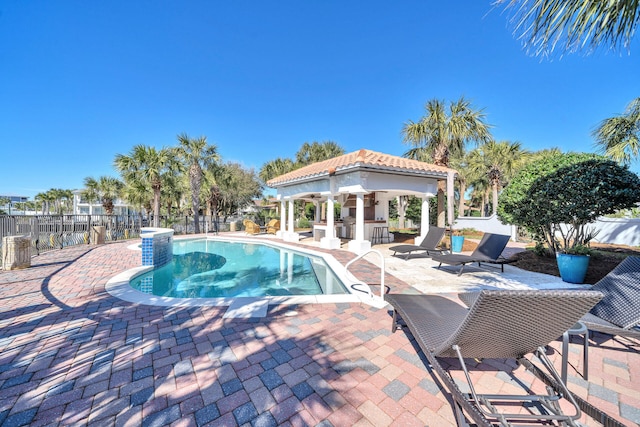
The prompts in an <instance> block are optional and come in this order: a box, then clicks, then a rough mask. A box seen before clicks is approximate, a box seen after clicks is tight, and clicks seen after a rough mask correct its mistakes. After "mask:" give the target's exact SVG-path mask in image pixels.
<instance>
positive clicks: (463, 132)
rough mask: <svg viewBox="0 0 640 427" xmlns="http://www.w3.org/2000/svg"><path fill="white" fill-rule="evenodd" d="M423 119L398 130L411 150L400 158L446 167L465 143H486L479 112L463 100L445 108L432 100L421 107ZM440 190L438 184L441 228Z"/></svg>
mask: <svg viewBox="0 0 640 427" xmlns="http://www.w3.org/2000/svg"><path fill="white" fill-rule="evenodd" d="M425 111H426V115H424V116H423V117H422V118H421V119H420V120H419V121H418V122H414V121H412V120H409V121H408V122H407V123H405V124H404V126H403V128H402V134H403V142H405V143H407V144H410V145H412V146H413V148H412V149H410V150H409V151H407V152H406V153H405V154H404V156H405V157H408V158H410V159H414V160H420V161H429V160H428V159H429V158H430V159H431V161H432V162H433V163H435V164H436V165H438V166H445V167H449V158H450V156H451V155H458V154H462V153H463V151H464V148H465V144H466V143H467V142H469V141H474V140H475V141H478V142H480V141H482V142H484V141H489V140H490V139H491V133H490V131H489V128H490V126H489V125H488V124H487V123H486V122H485V114H484V113H483V111H482V110H475V109H474V108H472V106H471V103H470V102H469V101H468V100H466V99H465V98H464V97H461V98H460V99H459V100H458V101H455V102H451V103H450V104H449V111H448V112H447V111H446V110H445V103H444V101H440V100H438V99H432V100H430V101H428V102H427V104H426V105H425ZM444 186H445V183H444V182H442V181H440V182H439V183H438V226H439V227H444V222H445V221H444Z"/></svg>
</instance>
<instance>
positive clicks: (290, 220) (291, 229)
mask: <svg viewBox="0 0 640 427" xmlns="http://www.w3.org/2000/svg"><path fill="white" fill-rule="evenodd" d="M287 221H288V222H287V232H288V233H293V232H294V230H295V228H294V225H293V199H290V200H289V213H288V218H287Z"/></svg>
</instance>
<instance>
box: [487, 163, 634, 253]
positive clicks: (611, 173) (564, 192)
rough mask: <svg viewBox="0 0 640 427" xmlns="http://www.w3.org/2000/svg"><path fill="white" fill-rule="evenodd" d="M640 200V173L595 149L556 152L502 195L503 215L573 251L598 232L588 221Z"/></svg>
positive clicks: (546, 240)
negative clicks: (633, 171) (590, 152)
mask: <svg viewBox="0 0 640 427" xmlns="http://www.w3.org/2000/svg"><path fill="white" fill-rule="evenodd" d="M638 201H640V178H638V176H637V175H636V174H634V173H632V172H630V171H629V170H628V169H627V168H625V167H623V166H620V165H618V164H617V163H615V162H613V161H611V160H607V159H605V158H603V157H601V156H597V155H594V154H585V153H568V154H561V155H557V154H555V155H552V156H545V157H542V158H540V159H538V160H536V161H534V162H532V163H530V164H529V165H527V166H525V167H524V168H523V169H522V170H521V171H520V172H519V173H518V174H517V175H516V176H515V177H514V178H513V179H512V180H511V182H510V183H509V186H508V187H507V188H506V189H505V190H504V191H503V192H502V194H501V195H500V201H499V203H498V217H499V218H500V220H502V221H503V222H505V223H508V224H515V225H519V226H523V227H525V228H526V229H527V231H529V232H530V233H531V235H532V237H533V238H534V240H535V241H536V242H537V244H540V245H542V244H543V243H546V245H547V247H548V248H549V250H550V251H551V252H553V253H555V252H557V251H563V252H572V251H574V250H577V249H574V248H575V247H577V246H588V245H589V242H590V240H591V239H592V238H593V237H594V233H593V231H592V229H590V227H588V224H590V223H592V222H593V221H595V220H596V218H598V217H599V216H601V215H606V214H610V213H613V212H616V211H617V210H619V209H624V208H629V207H632V206H634V205H635V203H637V202H638ZM561 224H564V225H565V227H561Z"/></svg>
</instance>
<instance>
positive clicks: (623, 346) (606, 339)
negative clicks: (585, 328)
mask: <svg viewBox="0 0 640 427" xmlns="http://www.w3.org/2000/svg"><path fill="white" fill-rule="evenodd" d="M589 339H590V341H591V342H593V343H595V345H596V346H597V347H599V348H601V349H603V350H610V351H619V352H630V353H638V352H640V341H639V340H637V339H634V338H631V337H623V336H619V335H608V334H604V333H601V332H596V331H590V333H589Z"/></svg>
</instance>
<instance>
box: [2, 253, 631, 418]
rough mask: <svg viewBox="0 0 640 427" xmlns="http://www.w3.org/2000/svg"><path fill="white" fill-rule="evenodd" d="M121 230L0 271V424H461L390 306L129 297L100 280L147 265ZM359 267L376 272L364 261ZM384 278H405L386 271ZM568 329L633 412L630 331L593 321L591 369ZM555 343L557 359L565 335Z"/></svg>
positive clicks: (596, 384)
mask: <svg viewBox="0 0 640 427" xmlns="http://www.w3.org/2000/svg"><path fill="white" fill-rule="evenodd" d="M129 244H131V242H126V243H113V244H108V245H104V246H99V247H90V246H80V247H73V248H67V249H64V250H58V251H53V252H49V253H45V254H42V255H40V256H37V257H34V258H33V260H32V267H31V268H29V269H26V270H21V271H7V272H0V300H1V301H2V306H1V308H0V350H1V353H0V424H1V425H2V426H20V425H33V426H39V425H47V426H51V425H61V426H62V425H65V426H66V425H91V426H102V425H105V426H113V425H118V426H119V425H123V426H138V425H143V426H164V425H175V426H204V425H212V426H213V425H219V426H234V425H247V426H249V425H250V426H276V425H286V426H288V425H291V426H304V425H310V426H314V425H319V426H351V425H357V426H386V425H397V426H425V425H429V426H450V425H455V420H454V416H453V412H452V409H451V405H450V403H449V401H448V400H447V396H446V394H445V393H443V391H442V390H441V388H440V386H439V381H438V379H437V377H435V376H433V375H432V374H431V373H430V372H429V370H428V368H427V364H426V363H425V359H424V358H421V357H420V356H419V353H418V352H417V351H416V348H415V347H414V345H413V344H412V342H411V340H410V339H409V337H408V336H407V334H406V333H404V332H397V333H394V334H391V333H390V326H391V319H390V315H389V313H388V311H387V310H386V309H376V308H373V307H370V306H368V305H364V304H316V305H298V306H271V307H270V308H269V314H268V317H266V318H260V319H256V320H239V319H223V318H222V315H223V314H224V311H225V308H220V307H195V308H194V307H189V308H184V307H182V308H179V307H175V308H172V307H169V308H167V307H152V306H144V305H136V304H132V303H127V302H123V301H121V300H119V299H117V298H115V297H112V296H111V295H109V294H108V293H106V292H105V290H104V285H105V283H106V281H107V280H108V279H109V278H111V277H112V276H114V275H115V274H116V273H119V272H121V271H123V270H125V269H128V268H130V267H134V266H138V265H140V259H139V258H140V253H139V252H134V251H130V250H127V249H126V246H128V245H129ZM332 253H333V254H334V255H335V256H336V258H337V259H338V260H339V261H341V262H343V263H344V262H346V261H347V260H349V259H351V258H352V257H353V255H352V254H350V253H347V252H343V251H332ZM353 271H354V272H355V273H356V275H357V276H358V277H359V278H361V279H363V280H364V281H368V282H372V283H376V282H378V281H379V272H378V270H377V269H376V268H375V267H372V266H371V264H369V263H367V262H366V261H362V262H360V263H359V264H358V265H357V266H356V268H355V269H354V270H353ZM377 276H378V277H377ZM387 285H390V286H392V288H393V289H394V291H398V290H400V291H402V290H407V289H408V288H409V286H408V285H407V284H405V283H403V282H401V281H400V280H399V279H395V278H394V277H392V276H388V278H387ZM577 343H578V341H577V340H576V341H575V343H574V344H572V345H571V346H570V354H569V362H570V366H569V386H570V388H571V389H572V390H573V391H574V392H575V393H576V394H577V395H579V396H581V397H583V398H586V399H587V400H588V401H589V402H590V403H592V404H593V405H595V406H597V407H598V408H600V409H603V410H605V411H606V412H607V413H609V414H610V415H612V416H614V417H615V418H616V419H618V420H620V421H621V422H623V423H625V424H627V425H634V424H635V423H639V422H640V354H639V348H640V347H639V345H638V343H637V342H634V341H629V340H625V339H621V338H612V337H609V336H606V335H596V337H595V342H592V345H591V350H590V366H589V381H588V382H587V381H584V380H583V379H582V376H581V373H582V365H581V363H582V362H581V360H582V356H581V351H582V346H581V345H578V344H577ZM552 348H553V349H554V350H555V351H553V354H552V358H553V359H554V361H555V363H556V365H557V366H558V367H559V360H560V354H559V349H560V348H561V346H560V343H559V342H554V343H552ZM514 369H515V371H516V374H517V376H518V377H519V378H524V381H533V380H532V379H531V378H528V377H527V375H528V373H526V372H523V370H522V368H514ZM478 370H479V371H478V372H479V374H480V375H481V377H482V378H481V383H484V384H485V385H486V386H487V387H489V388H490V389H493V390H494V391H499V390H495V389H496V388H505V389H508V388H509V387H511V385H509V384H508V382H507V383H505V382H504V381H503V380H504V378H505V375H504V374H501V373H499V372H498V371H497V370H496V369H495V368H492V367H491V366H489V365H484V366H483V365H479V367H478ZM583 421H584V422H585V423H586V424H588V425H598V424H597V423H596V422H594V421H592V420H589V419H586V418H585V419H583Z"/></svg>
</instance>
